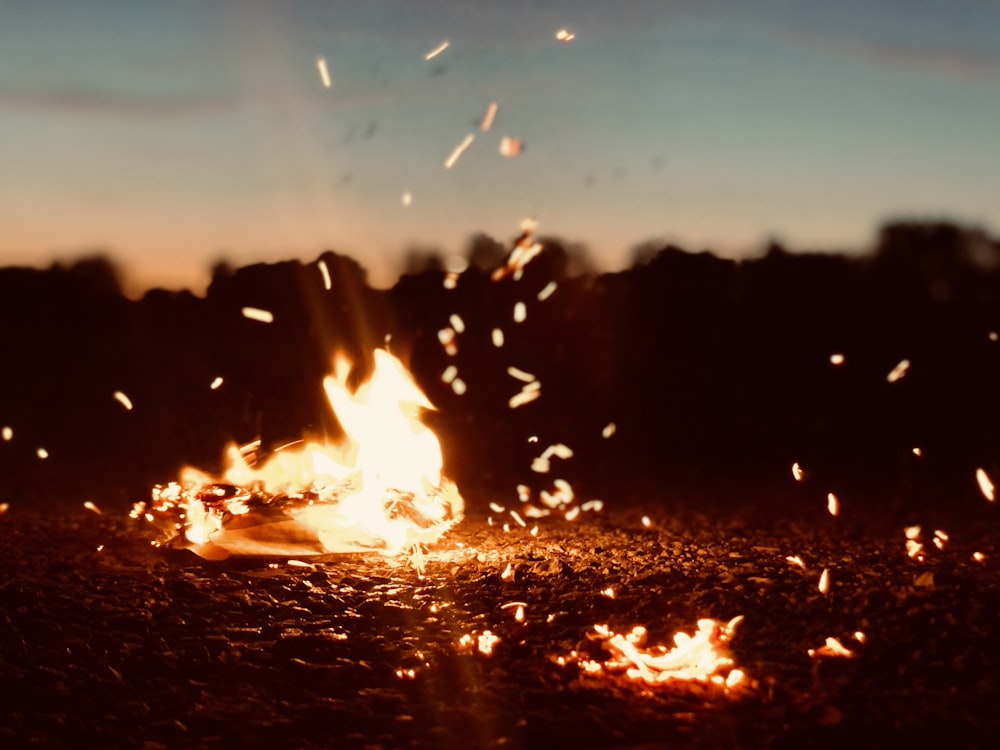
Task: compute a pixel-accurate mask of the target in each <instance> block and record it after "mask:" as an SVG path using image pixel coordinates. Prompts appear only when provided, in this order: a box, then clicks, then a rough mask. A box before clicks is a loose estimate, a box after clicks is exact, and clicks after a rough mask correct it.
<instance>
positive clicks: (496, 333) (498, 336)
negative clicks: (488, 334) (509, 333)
mask: <svg viewBox="0 0 1000 750" xmlns="http://www.w3.org/2000/svg"><path fill="white" fill-rule="evenodd" d="M492 337H493V346H495V347H496V348H497V349H499V348H501V347H502V346H503V331H501V330H500V329H499V328H494V329H493V333H492Z"/></svg>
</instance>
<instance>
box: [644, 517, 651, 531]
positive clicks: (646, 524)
mask: <svg viewBox="0 0 1000 750" xmlns="http://www.w3.org/2000/svg"><path fill="white" fill-rule="evenodd" d="M642 525H643V526H645V527H646V528H647V529H648V528H650V527H652V525H653V522H652V521H651V520H650V518H649V516H643V517H642Z"/></svg>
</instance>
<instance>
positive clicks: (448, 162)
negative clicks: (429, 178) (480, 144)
mask: <svg viewBox="0 0 1000 750" xmlns="http://www.w3.org/2000/svg"><path fill="white" fill-rule="evenodd" d="M474 138H475V136H474V135H473V134H472V133H469V134H468V135H466V136H465V138H463V139H462V142H461V143H459V144H458V145H457V146H456V147H455V149H454V150H453V151H452V152H451V154H449V156H448V158H447V159H445V160H444V168H445V169H451V168H452V167H454V166H455V163H456V162H457V161H458V159H459V157H461V156H462V154H463V153H465V150H466V149H467V148H468V147H469V146H471V145H472V141H473V139H474Z"/></svg>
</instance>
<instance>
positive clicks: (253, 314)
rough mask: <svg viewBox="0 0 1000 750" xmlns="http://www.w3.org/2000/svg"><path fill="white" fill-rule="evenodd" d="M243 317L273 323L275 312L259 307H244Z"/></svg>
mask: <svg viewBox="0 0 1000 750" xmlns="http://www.w3.org/2000/svg"><path fill="white" fill-rule="evenodd" d="M242 312H243V317H244V318H247V319H249V320H257V321H260V322H261V323H273V322H274V313H272V312H271V311H270V310H261V309H260V308H259V307H244V308H243V311H242Z"/></svg>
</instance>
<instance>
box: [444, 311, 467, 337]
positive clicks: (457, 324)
mask: <svg viewBox="0 0 1000 750" xmlns="http://www.w3.org/2000/svg"><path fill="white" fill-rule="evenodd" d="M448 322H449V323H451V327H452V328H454V329H455V332H456V333H465V321H464V320H462V318H461V317H460V316H459V315H458V314H456V313H452V314H451V315H450V316H449V317H448Z"/></svg>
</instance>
